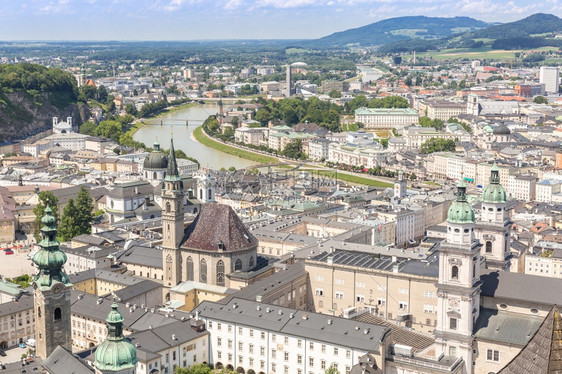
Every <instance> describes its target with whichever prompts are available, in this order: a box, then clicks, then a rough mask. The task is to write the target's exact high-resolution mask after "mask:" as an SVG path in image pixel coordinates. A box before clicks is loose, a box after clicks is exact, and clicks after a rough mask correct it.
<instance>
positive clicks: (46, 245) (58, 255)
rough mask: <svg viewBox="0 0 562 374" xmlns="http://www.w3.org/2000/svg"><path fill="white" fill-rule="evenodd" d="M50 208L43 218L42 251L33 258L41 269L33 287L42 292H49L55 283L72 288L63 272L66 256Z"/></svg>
mask: <svg viewBox="0 0 562 374" xmlns="http://www.w3.org/2000/svg"><path fill="white" fill-rule="evenodd" d="M52 213H53V211H52V210H51V208H50V207H47V208H46V209H45V215H44V216H43V217H42V218H41V223H43V226H42V227H41V235H42V237H43V239H42V240H41V241H40V242H39V247H41V249H40V250H39V251H38V252H37V253H36V254H35V255H34V256H33V263H34V264H35V265H36V266H37V267H38V268H39V271H38V273H37V275H35V277H34V278H33V285H34V286H35V287H37V288H39V289H40V290H48V289H50V288H51V286H53V284H55V283H62V284H64V285H66V286H71V285H72V284H71V283H70V280H69V279H68V276H67V275H66V274H65V273H64V271H63V270H62V267H63V266H64V264H65V263H66V254H65V253H64V252H63V251H61V250H60V248H59V246H60V243H59V241H58V240H57V226H56V218H55V217H54V216H53V214H52Z"/></svg>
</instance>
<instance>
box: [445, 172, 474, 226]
mask: <svg viewBox="0 0 562 374" xmlns="http://www.w3.org/2000/svg"><path fill="white" fill-rule="evenodd" d="M447 222H449V223H474V210H473V209H472V205H470V203H469V202H468V201H467V200H466V184H465V183H464V182H463V181H462V180H461V181H459V184H458V185H457V199H456V200H455V201H453V204H451V207H450V208H449V212H448V213H447Z"/></svg>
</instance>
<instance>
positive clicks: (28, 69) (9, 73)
mask: <svg viewBox="0 0 562 374" xmlns="http://www.w3.org/2000/svg"><path fill="white" fill-rule="evenodd" d="M88 114H89V113H88V110H87V106H85V105H80V104H79V103H78V88H77V86H76V80H75V78H74V76H73V75H72V74H70V73H68V72H65V71H63V70H60V69H56V68H55V69H51V68H46V67H44V66H42V65H36V64H29V63H21V64H16V65H11V64H5V65H0V140H15V139H18V138H22V137H25V136H26V135H30V134H33V133H37V132H39V131H42V130H45V129H48V128H50V127H51V124H52V117H53V116H58V117H62V118H66V117H67V116H72V117H73V119H74V122H75V123H77V124H80V123H82V122H83V121H84V120H85V119H86V118H85V117H86V116H87V115H88Z"/></svg>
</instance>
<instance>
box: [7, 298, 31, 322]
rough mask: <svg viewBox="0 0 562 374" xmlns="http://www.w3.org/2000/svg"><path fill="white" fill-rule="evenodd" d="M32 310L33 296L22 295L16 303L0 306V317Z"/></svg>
mask: <svg viewBox="0 0 562 374" xmlns="http://www.w3.org/2000/svg"><path fill="white" fill-rule="evenodd" d="M29 309H33V296H32V295H22V296H21V297H20V298H19V299H18V301H12V302H9V303H2V304H0V317H2V316H7V315H10V314H13V313H18V312H21V311H24V310H29Z"/></svg>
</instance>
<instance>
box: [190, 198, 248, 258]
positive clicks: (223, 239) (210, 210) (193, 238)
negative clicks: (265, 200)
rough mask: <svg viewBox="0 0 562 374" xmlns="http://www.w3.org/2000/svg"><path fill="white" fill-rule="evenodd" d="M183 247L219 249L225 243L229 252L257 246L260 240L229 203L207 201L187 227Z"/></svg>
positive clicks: (206, 249)
mask: <svg viewBox="0 0 562 374" xmlns="http://www.w3.org/2000/svg"><path fill="white" fill-rule="evenodd" d="M185 237H186V239H185V241H184V242H183V244H182V245H181V247H182V248H189V249H199V250H204V251H218V250H219V243H223V246H224V250H225V251H228V252H233V251H239V250H244V249H248V248H250V247H252V246H257V244H258V241H257V239H256V238H254V236H253V235H252V234H250V232H249V231H248V230H247V229H246V227H245V226H244V224H243V223H242V221H241V220H240V218H239V217H238V215H236V213H235V212H234V210H232V208H231V207H229V206H228V205H222V204H216V203H207V204H204V205H203V206H202V207H201V212H199V214H198V215H197V217H196V218H195V220H194V221H193V222H192V223H191V224H190V225H189V226H188V227H187V229H186V233H185Z"/></svg>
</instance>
